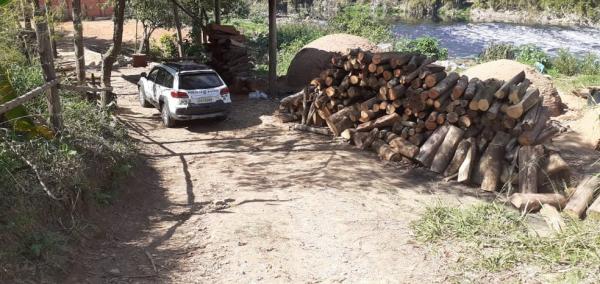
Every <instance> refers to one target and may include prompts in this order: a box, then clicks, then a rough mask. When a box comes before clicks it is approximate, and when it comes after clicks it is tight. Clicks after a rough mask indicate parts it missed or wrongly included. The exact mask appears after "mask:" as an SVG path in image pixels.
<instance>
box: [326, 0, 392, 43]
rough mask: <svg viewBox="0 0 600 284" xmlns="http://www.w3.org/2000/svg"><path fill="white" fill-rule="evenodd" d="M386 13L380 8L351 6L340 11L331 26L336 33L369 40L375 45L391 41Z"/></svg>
mask: <svg viewBox="0 0 600 284" xmlns="http://www.w3.org/2000/svg"><path fill="white" fill-rule="evenodd" d="M385 16H386V14H385V12H384V10H383V9H381V8H380V7H379V6H378V7H375V8H371V7H370V6H369V5H361V4H355V5H349V6H345V7H343V8H342V9H341V11H339V12H338V13H337V14H336V15H335V16H334V17H333V19H332V20H331V22H330V24H331V26H332V28H333V29H334V30H335V31H338V32H343V33H349V34H353V35H357V36H362V37H365V38H368V39H369V40H371V41H372V42H374V43H381V42H385V41H390V40H391V39H392V33H391V31H390V30H391V28H390V25H389V24H387V23H386V20H385Z"/></svg>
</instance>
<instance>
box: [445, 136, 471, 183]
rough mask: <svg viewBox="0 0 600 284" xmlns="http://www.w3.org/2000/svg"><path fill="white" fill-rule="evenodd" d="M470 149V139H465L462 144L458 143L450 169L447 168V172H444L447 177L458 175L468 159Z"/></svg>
mask: <svg viewBox="0 0 600 284" xmlns="http://www.w3.org/2000/svg"><path fill="white" fill-rule="evenodd" d="M470 148H471V142H470V139H463V140H462V141H460V143H458V146H457V147H456V151H455V152H454V157H452V160H451V161H450V164H449V165H448V167H446V170H445V171H444V176H445V177H449V176H453V175H456V174H458V170H459V169H460V166H461V165H462V163H463V162H464V161H465V158H466V157H467V154H468V152H469V149H470Z"/></svg>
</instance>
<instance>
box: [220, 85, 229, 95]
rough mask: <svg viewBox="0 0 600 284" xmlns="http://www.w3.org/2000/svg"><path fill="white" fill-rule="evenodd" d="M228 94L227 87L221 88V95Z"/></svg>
mask: <svg viewBox="0 0 600 284" xmlns="http://www.w3.org/2000/svg"><path fill="white" fill-rule="evenodd" d="M226 95H229V88H227V87H225V88H223V89H221V97H223V96H226Z"/></svg>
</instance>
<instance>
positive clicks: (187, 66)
mask: <svg viewBox="0 0 600 284" xmlns="http://www.w3.org/2000/svg"><path fill="white" fill-rule="evenodd" d="M163 64H164V65H165V66H168V67H171V68H173V69H175V70H176V71H177V72H182V71H200V70H210V67H208V66H206V65H204V64H198V63H193V62H165V63H163Z"/></svg>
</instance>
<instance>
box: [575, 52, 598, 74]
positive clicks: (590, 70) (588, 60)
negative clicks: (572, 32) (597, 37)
mask: <svg viewBox="0 0 600 284" xmlns="http://www.w3.org/2000/svg"><path fill="white" fill-rule="evenodd" d="M579 70H580V71H581V74H584V75H600V59H599V58H598V55H596V54H594V53H588V54H586V55H585V56H584V57H583V58H582V59H581V60H580V61H579Z"/></svg>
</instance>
